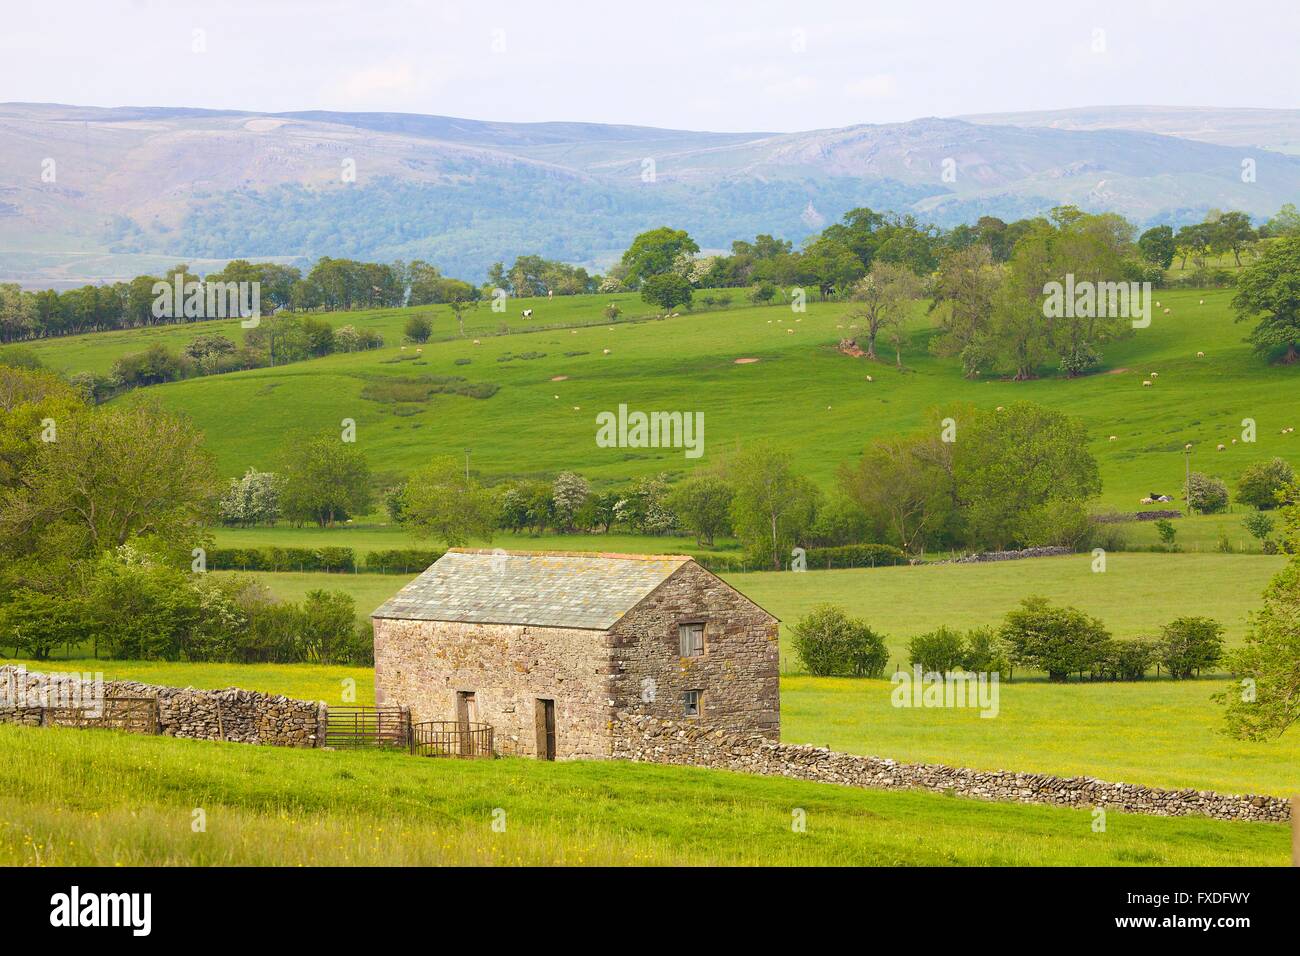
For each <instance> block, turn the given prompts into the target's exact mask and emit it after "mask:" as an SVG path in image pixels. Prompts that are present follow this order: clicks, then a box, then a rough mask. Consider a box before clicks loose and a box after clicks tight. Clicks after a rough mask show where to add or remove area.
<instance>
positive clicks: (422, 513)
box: [402, 455, 496, 548]
mask: <svg viewBox="0 0 1300 956" xmlns="http://www.w3.org/2000/svg"><path fill="white" fill-rule="evenodd" d="M402 524H403V525H405V526H406V528H407V529H408V530H410V532H411V534H412V535H413V536H414V537H415V538H417V539H423V538H434V539H435V540H438V541H440V542H442V544H443V545H444V546H445V547H448V548H460V547H464V546H465V545H466V544H468V543H469V542H470V540H471V539H473V538H483V539H484V540H487V541H491V540H492V532H493V530H494V528H495V527H496V502H495V501H494V500H493V497H492V494H491V492H489V491H487V490H486V489H485V488H483V486H482V485H480V484H479V483H478V482H477V481H475V480H474V479H473V478H467V477H466V475H465V469H464V466H463V464H462V463H461V462H459V461H458V460H457V459H455V458H453V457H451V456H450V455H448V456H443V457H440V458H435V459H434V460H433V461H431V462H429V464H427V465H425V466H424V467H423V468H420V469H419V470H417V471H416V472H414V473H413V474H412V475H411V477H410V478H409V479H408V480H407V482H406V487H405V489H404V490H403V492H402Z"/></svg>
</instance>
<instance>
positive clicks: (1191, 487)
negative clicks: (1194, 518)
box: [1183, 471, 1228, 515]
mask: <svg viewBox="0 0 1300 956" xmlns="http://www.w3.org/2000/svg"><path fill="white" fill-rule="evenodd" d="M1183 497H1185V498H1186V499H1187V506H1188V507H1189V508H1191V509H1192V510H1193V511H1197V512H1200V513H1201V514H1203V515H1213V514H1218V513H1219V512H1221V511H1226V510H1227V509H1228V486H1227V485H1226V484H1224V482H1223V481H1222V480H1221V479H1219V478H1211V477H1210V476H1209V475H1203V474H1201V473H1200V472H1199V471H1194V472H1192V473H1191V475H1190V477H1189V480H1188V482H1187V484H1186V485H1185V486H1184V487H1183Z"/></svg>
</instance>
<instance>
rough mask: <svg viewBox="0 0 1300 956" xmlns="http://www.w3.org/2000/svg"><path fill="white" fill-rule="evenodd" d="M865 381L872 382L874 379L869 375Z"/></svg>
mask: <svg viewBox="0 0 1300 956" xmlns="http://www.w3.org/2000/svg"><path fill="white" fill-rule="evenodd" d="M867 381H868V382H874V381H875V379H874V378H872V377H871V376H870V375H868V376H867Z"/></svg>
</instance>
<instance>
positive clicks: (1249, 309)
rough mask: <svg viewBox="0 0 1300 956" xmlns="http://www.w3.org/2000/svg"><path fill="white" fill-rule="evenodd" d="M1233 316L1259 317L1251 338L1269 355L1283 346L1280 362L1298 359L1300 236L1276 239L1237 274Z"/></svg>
mask: <svg viewBox="0 0 1300 956" xmlns="http://www.w3.org/2000/svg"><path fill="white" fill-rule="evenodd" d="M1232 308H1233V310H1234V311H1235V312H1236V313H1237V317H1236V320H1237V321H1238V322H1243V321H1245V320H1247V319H1251V318H1256V317H1258V321H1257V323H1256V325H1255V328H1254V329H1253V330H1251V333H1250V341H1251V344H1252V345H1253V346H1254V347H1255V351H1256V352H1258V353H1260V354H1261V355H1264V356H1269V355H1272V354H1274V353H1275V352H1277V351H1279V350H1282V351H1283V355H1282V362H1283V364H1285V365H1294V364H1295V363H1296V362H1300V347H1298V345H1297V343H1300V236H1289V237H1286V238H1283V239H1276V240H1274V241H1273V242H1272V243H1270V245H1269V247H1268V248H1267V249H1266V250H1265V251H1264V253H1263V255H1261V256H1260V257H1259V258H1258V259H1256V260H1255V261H1254V262H1252V263H1251V264H1250V265H1248V266H1246V267H1245V268H1244V269H1242V270H1241V272H1240V273H1239V274H1238V275H1237V294H1236V295H1235V296H1233V298H1232Z"/></svg>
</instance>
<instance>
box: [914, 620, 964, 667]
mask: <svg viewBox="0 0 1300 956" xmlns="http://www.w3.org/2000/svg"><path fill="white" fill-rule="evenodd" d="M964 657H965V647H964V643H963V641H962V636H961V632H960V631H954V630H951V629H950V628H946V627H939V628H936V629H935V630H933V631H930V632H928V633H926V634H918V635H917V636H916V637H914V638H912V639H911V640H910V641H908V644H907V658H908V663H910V664H914V665H916V664H919V665H920V667H921V670H922V671H924V672H926V673H935V674H947V673H948V672H949V671H956V670H960V669H961V668H962V660H963V658H964Z"/></svg>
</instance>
